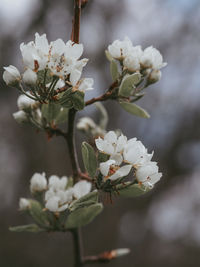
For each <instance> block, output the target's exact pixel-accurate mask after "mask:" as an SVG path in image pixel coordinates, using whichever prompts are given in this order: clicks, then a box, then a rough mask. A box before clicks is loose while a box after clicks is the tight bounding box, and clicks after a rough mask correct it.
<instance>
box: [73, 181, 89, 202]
mask: <svg viewBox="0 0 200 267" xmlns="http://www.w3.org/2000/svg"><path fill="white" fill-rule="evenodd" d="M91 188H92V184H91V183H89V182H87V181H80V182H78V183H76V184H75V185H74V187H73V190H74V196H75V198H78V199H79V198H80V197H83V196H84V195H86V194H88V193H89V192H90V190H91Z"/></svg>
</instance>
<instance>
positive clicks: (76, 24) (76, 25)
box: [71, 0, 82, 44]
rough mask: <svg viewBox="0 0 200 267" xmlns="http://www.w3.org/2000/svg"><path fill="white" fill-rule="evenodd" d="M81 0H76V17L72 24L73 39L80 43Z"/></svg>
mask: <svg viewBox="0 0 200 267" xmlns="http://www.w3.org/2000/svg"><path fill="white" fill-rule="evenodd" d="M81 2H82V1H81V0H74V18H73V26H72V34H71V40H72V41H73V42H74V43H77V44H78V43H79V34H80V18H81Z"/></svg>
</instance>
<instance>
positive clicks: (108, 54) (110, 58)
mask: <svg viewBox="0 0 200 267" xmlns="http://www.w3.org/2000/svg"><path fill="white" fill-rule="evenodd" d="M105 54H106V57H107V59H108V60H109V61H112V60H113V57H112V56H111V54H110V53H109V52H108V50H106V51H105Z"/></svg>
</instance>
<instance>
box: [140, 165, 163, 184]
mask: <svg viewBox="0 0 200 267" xmlns="http://www.w3.org/2000/svg"><path fill="white" fill-rule="evenodd" d="M161 177H162V173H160V172H158V166H157V162H152V161H151V162H148V163H146V164H144V165H142V166H140V167H139V168H138V169H137V170H136V178H137V180H138V182H140V183H142V184H143V185H144V186H146V187H148V188H152V187H153V186H154V184H155V183H157V182H158V181H159V180H160V178H161Z"/></svg>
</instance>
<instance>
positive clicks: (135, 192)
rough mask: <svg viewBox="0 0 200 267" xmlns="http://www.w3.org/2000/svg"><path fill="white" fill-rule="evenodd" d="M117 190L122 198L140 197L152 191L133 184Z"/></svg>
mask: <svg viewBox="0 0 200 267" xmlns="http://www.w3.org/2000/svg"><path fill="white" fill-rule="evenodd" d="M117 190H118V191H119V193H120V196H124V197H138V196H141V195H144V194H146V193H147V192H149V191H150V189H148V188H145V187H144V186H143V185H139V184H131V185H129V184H128V183H127V184H126V185H120V186H117Z"/></svg>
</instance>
